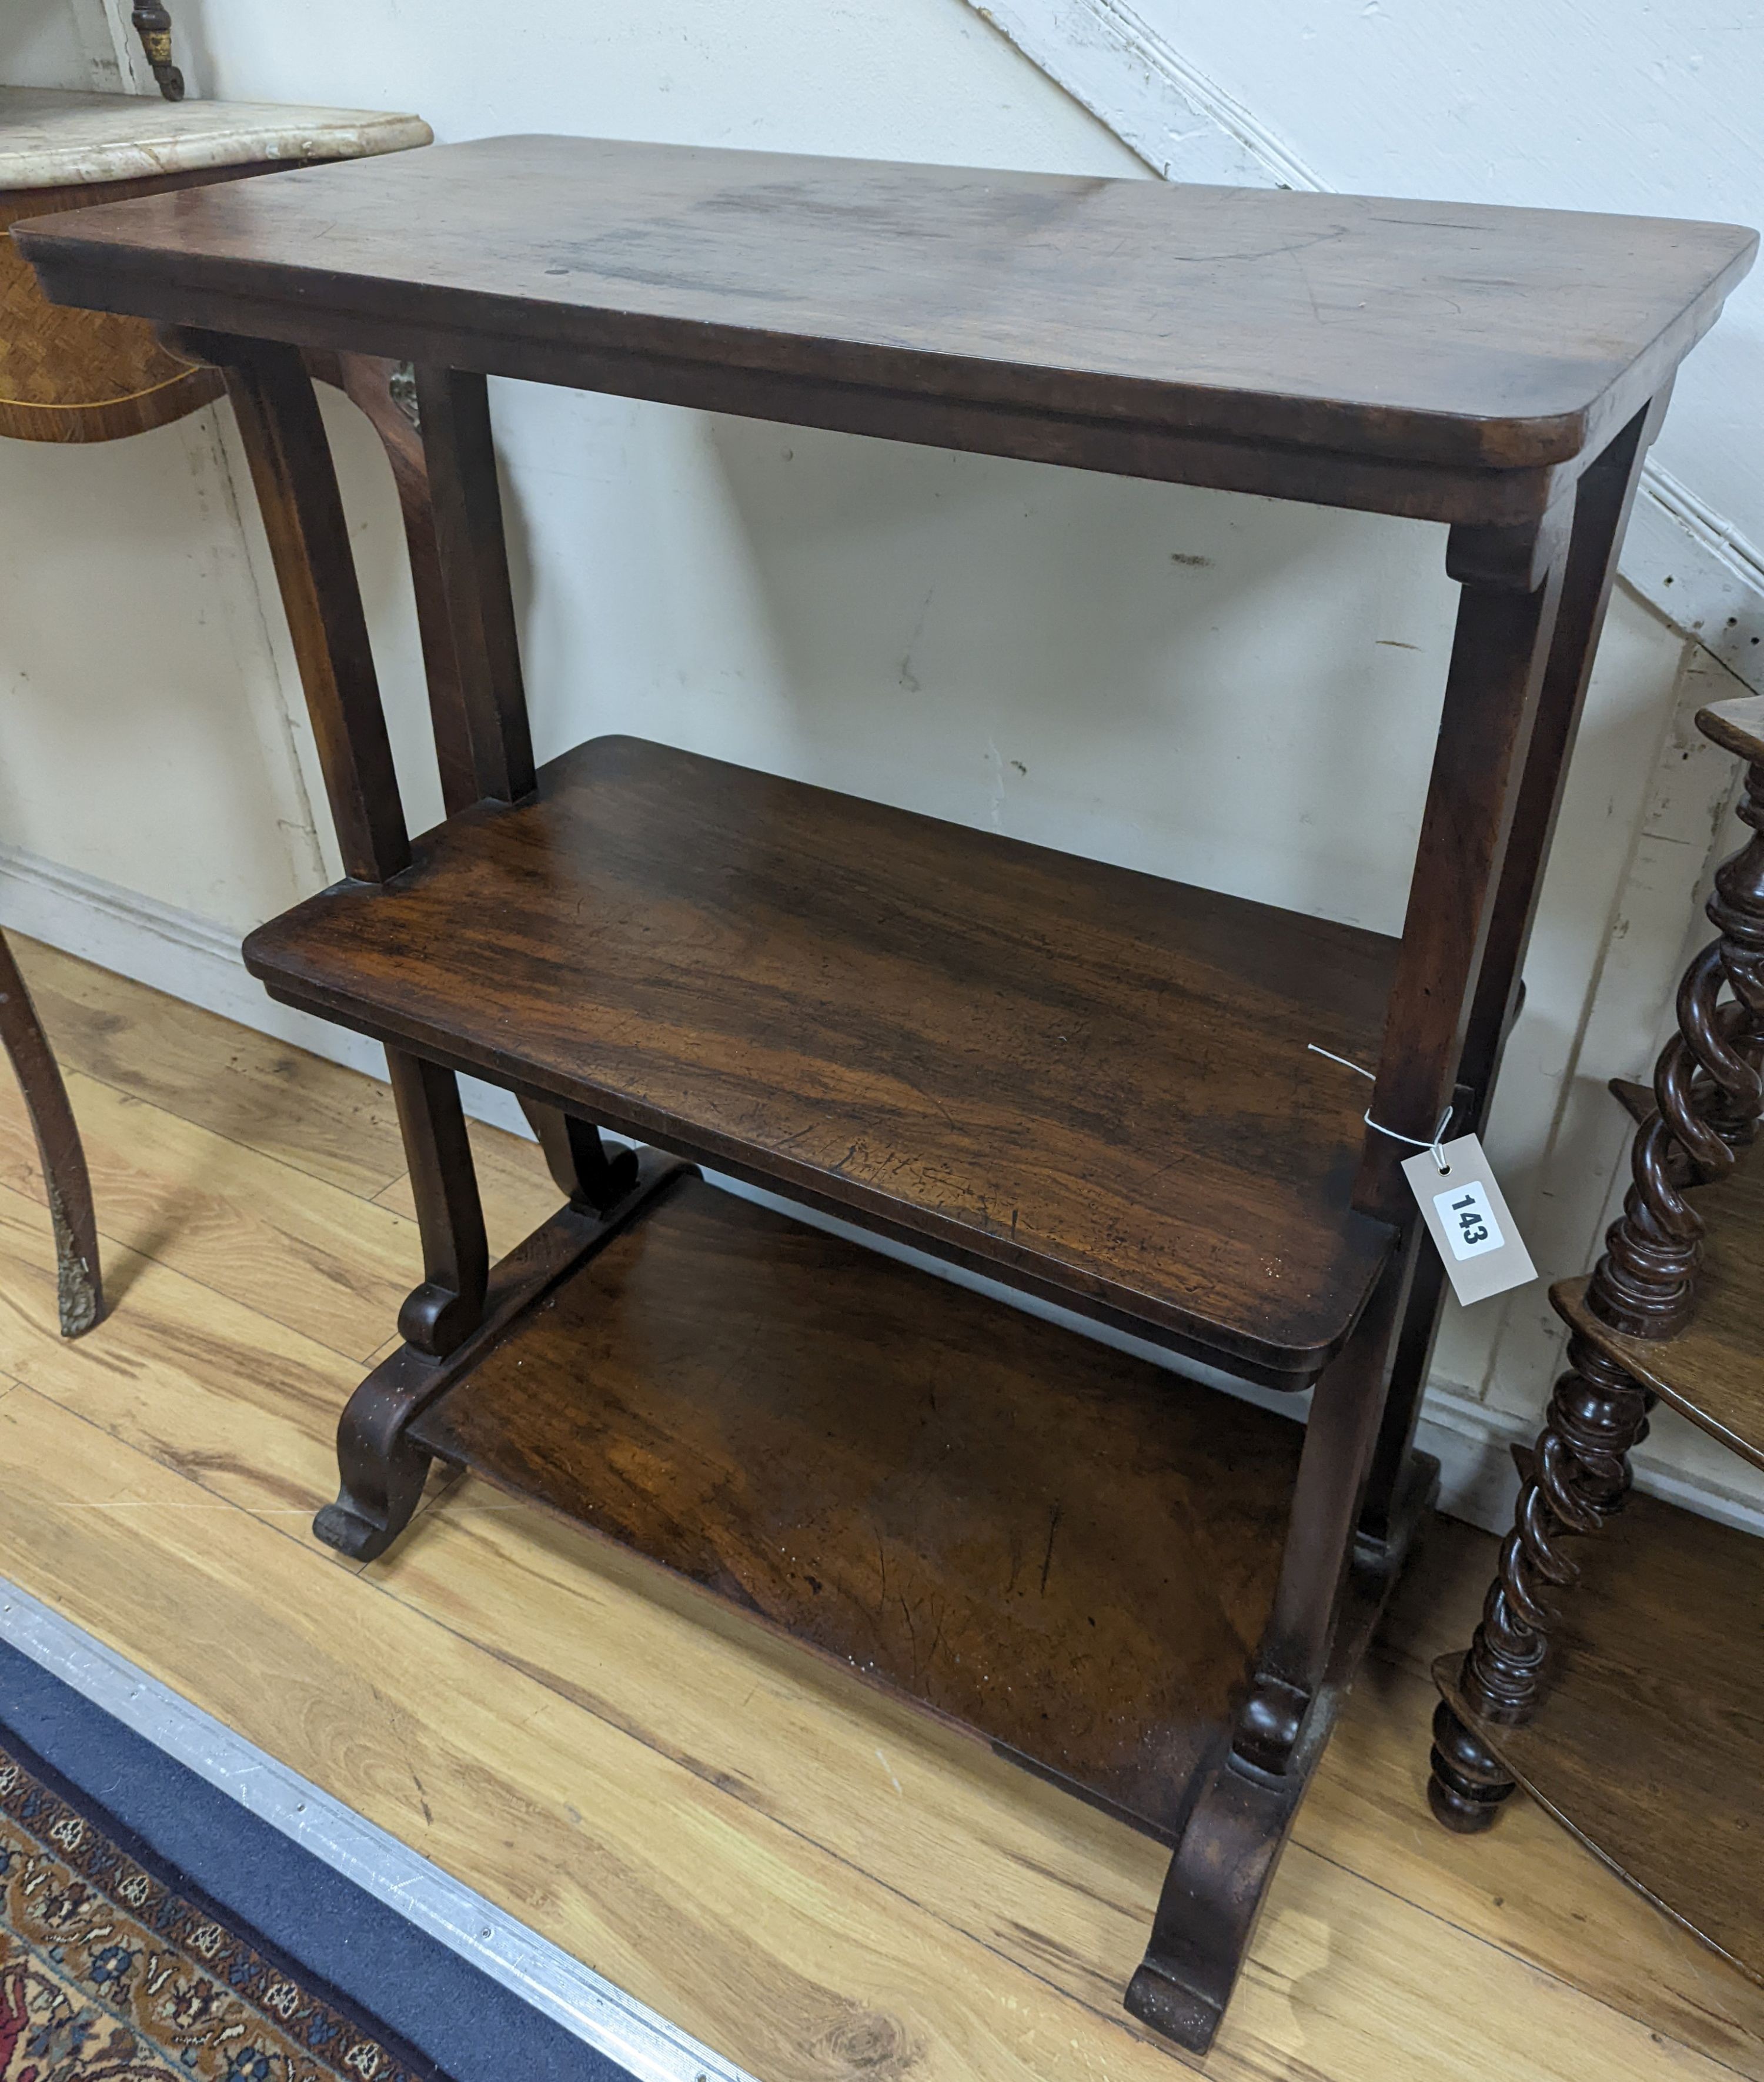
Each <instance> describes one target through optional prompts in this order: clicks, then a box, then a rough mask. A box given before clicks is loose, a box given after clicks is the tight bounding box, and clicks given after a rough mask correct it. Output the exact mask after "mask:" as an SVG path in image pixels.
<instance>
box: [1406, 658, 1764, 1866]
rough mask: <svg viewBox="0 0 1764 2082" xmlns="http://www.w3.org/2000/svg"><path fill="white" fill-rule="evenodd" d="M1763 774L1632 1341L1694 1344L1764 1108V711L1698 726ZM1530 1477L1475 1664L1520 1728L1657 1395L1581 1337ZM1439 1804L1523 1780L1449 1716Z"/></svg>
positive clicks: (1652, 1171) (1634, 1248)
mask: <svg viewBox="0 0 1764 2082" xmlns="http://www.w3.org/2000/svg"><path fill="white" fill-rule="evenodd" d="M1697 722H1698V727H1699V728H1700V729H1701V730H1702V731H1703V733H1704V735H1707V737H1709V738H1710V739H1711V740H1712V741H1713V742H1714V743H1715V744H1720V745H1722V746H1724V748H1726V749H1728V750H1729V751H1732V752H1737V753H1738V754H1739V756H1740V757H1742V758H1743V759H1745V761H1746V762H1747V768H1748V770H1747V773H1746V779H1745V794H1744V799H1743V801H1742V803H1741V809H1740V816H1741V818H1742V819H1743V820H1744V821H1745V823H1746V824H1749V826H1750V827H1751V831H1752V836H1751V837H1750V838H1749V841H1747V843H1746V844H1745V845H1744V846H1743V847H1742V848H1741V849H1740V851H1739V852H1738V853H1735V854H1734V855H1733V856H1732V858H1731V859H1729V860H1728V861H1726V862H1724V863H1723V865H1722V866H1721V867H1720V870H1718V871H1717V873H1716V875H1715V894H1714V895H1713V896H1711V899H1710V900H1709V904H1708V914H1709V917H1710V919H1711V922H1712V923H1713V924H1714V925H1715V929H1716V933H1717V934H1718V936H1719V937H1718V938H1715V940H1714V941H1712V942H1711V943H1710V944H1709V946H1707V947H1705V948H1704V949H1703V951H1702V952H1701V953H1700V954H1699V955H1698V956H1697V958H1696V959H1695V960H1694V962H1692V963H1691V964H1690V967H1689V969H1688V970H1687V971H1686V974H1685V977H1684V980H1683V982H1682V984H1681V985H1680V986H1679V990H1678V999H1677V1014H1678V1031H1677V1034H1675V1035H1673V1039H1671V1041H1670V1042H1669V1043H1668V1044H1667V1046H1666V1047H1665V1049H1664V1051H1663V1052H1661V1057H1660V1060H1659V1062H1658V1064H1656V1068H1655V1071H1654V1084H1653V1096H1654V1109H1653V1111H1652V1112H1651V1113H1650V1114H1648V1115H1647V1117H1646V1118H1645V1119H1644V1120H1643V1121H1642V1123H1641V1125H1640V1127H1639V1128H1638V1129H1637V1131H1636V1133H1635V1142H1634V1147H1633V1153H1632V1157H1631V1170H1632V1173H1633V1178H1632V1182H1631V1186H1630V1189H1629V1191H1628V1194H1627V1196H1626V1197H1625V1199H1624V1202H1623V1214H1622V1215H1621V1216H1620V1217H1619V1218H1618V1220H1617V1221H1616V1222H1615V1223H1614V1224H1612V1226H1611V1228H1610V1231H1609V1232H1608V1233H1607V1234H1606V1241H1605V1250H1604V1253H1603V1254H1602V1256H1601V1258H1600V1259H1599V1262H1598V1264H1597V1267H1596V1268H1595V1269H1594V1271H1593V1278H1592V1280H1591V1282H1590V1283H1589V1286H1588V1288H1587V1296H1586V1300H1587V1305H1588V1307H1589V1309H1592V1310H1593V1312H1594V1313H1596V1314H1597V1315H1598V1316H1599V1317H1602V1319H1603V1320H1604V1321H1606V1322H1608V1323H1610V1325H1612V1326H1613V1327H1614V1329H1617V1330H1622V1331H1624V1332H1625V1333H1627V1334H1628V1335H1630V1336H1632V1337H1640V1338H1672V1337H1674V1336H1676V1335H1677V1334H1678V1333H1679V1332H1681V1331H1682V1330H1684V1329H1685V1328H1686V1325H1688V1324H1689V1323H1690V1320H1691V1318H1692V1317H1693V1316H1694V1313H1695V1306H1696V1275H1697V1268H1698V1263H1699V1258H1700V1254H1701V1250H1702V1245H1703V1217H1702V1216H1701V1214H1700V1213H1699V1212H1698V1209H1697V1207H1696V1205H1695V1196H1696V1191H1697V1189H1698V1188H1699V1187H1700V1186H1704V1185H1707V1184H1708V1183H1710V1182H1712V1181H1714V1180H1715V1179H1717V1178H1722V1177H1724V1175H1725V1174H1727V1173H1728V1171H1729V1170H1732V1166H1733V1164H1734V1162H1735V1161H1736V1157H1737V1153H1738V1151H1739V1150H1741V1148H1744V1147H1745V1145H1746V1144H1748V1143H1749V1142H1750V1141H1752V1140H1753V1138H1754V1136H1756V1133H1757V1130H1758V1116H1759V1114H1760V1112H1761V1111H1764V1076H1761V1065H1764V700H1760V699H1756V698H1753V699H1749V700H1746V701H1740V702H1722V703H1719V704H1717V705H1716V706H1714V707H1713V708H1711V709H1707V710H1704V711H1703V713H1702V714H1700V715H1699V717H1698V719H1697ZM1653 1401H1654V1398H1653V1396H1652V1393H1650V1392H1649V1391H1648V1390H1647V1389H1644V1387H1643V1386H1642V1385H1641V1384H1640V1383H1639V1382H1637V1381H1636V1380H1634V1379H1633V1378H1632V1377H1631V1376H1630V1375H1629V1374H1628V1373H1627V1372H1625V1371H1624V1370H1623V1368H1622V1367H1620V1366H1618V1364H1617V1363H1616V1362H1615V1361H1614V1360H1612V1359H1608V1358H1606V1356H1605V1355H1603V1354H1602V1353H1600V1352H1599V1351H1597V1350H1596V1349H1595V1348H1594V1347H1593V1345H1592V1344H1591V1343H1589V1341H1588V1340H1587V1339H1586V1338H1584V1337H1581V1336H1580V1335H1578V1334H1576V1336H1574V1337H1572V1338H1570V1340H1569V1342H1568V1372H1566V1373H1565V1374H1564V1375H1563V1376H1562V1378H1561V1380H1559V1381H1558V1382H1557V1384H1556V1387H1555V1394H1554V1395H1553V1397H1551V1403H1550V1409H1549V1412H1548V1415H1547V1420H1546V1422H1545V1425H1544V1428H1543V1430H1542V1432H1541V1433H1540V1434H1539V1435H1538V1442H1537V1445H1536V1448H1535V1450H1534V1455H1533V1456H1532V1460H1531V1461H1530V1465H1529V1467H1528V1468H1527V1469H1525V1470H1524V1477H1525V1478H1524V1480H1523V1482H1522V1485H1521V1489H1520V1492H1519V1500H1518V1503H1517V1507H1516V1510H1515V1513H1514V1520H1513V1531H1512V1532H1510V1533H1509V1535H1508V1536H1507V1540H1506V1542H1505V1545H1504V1546H1503V1547H1502V1549H1501V1552H1500V1568H1499V1570H1498V1573H1497V1574H1496V1578H1495V1581H1494V1583H1492V1586H1491V1587H1490V1589H1489V1592H1488V1600H1487V1602H1486V1604H1484V1606H1483V1616H1482V1622H1481V1624H1480V1625H1479V1626H1478V1628H1477V1629H1476V1633H1475V1639H1474V1640H1473V1641H1472V1642H1471V1646H1470V1650H1469V1652H1468V1653H1467V1654H1466V1656H1465V1658H1464V1667H1463V1672H1462V1677H1461V1679H1460V1680H1459V1682H1460V1686H1461V1688H1462V1693H1463V1696H1464V1699H1465V1701H1466V1703H1467V1704H1468V1705H1470V1706H1471V1708H1472V1709H1474V1711H1475V1713H1476V1714H1477V1716H1478V1717H1479V1718H1480V1719H1481V1720H1482V1721H1483V1722H1492V1723H1494V1724H1496V1725H1504V1726H1518V1725H1520V1724H1521V1723H1523V1722H1526V1721H1529V1720H1530V1718H1531V1717H1532V1716H1533V1715H1534V1713H1536V1711H1537V1709H1538V1701H1539V1699H1540V1697H1541V1696H1542V1684H1543V1680H1544V1675H1545V1671H1546V1668H1547V1663H1548V1658H1549V1650H1550V1637H1549V1630H1550V1628H1551V1625H1553V1623H1554V1619H1555V1615H1554V1612H1553V1611H1552V1609H1551V1604H1550V1602H1549V1601H1550V1599H1551V1597H1552V1595H1555V1594H1556V1593H1559V1592H1560V1591H1565V1590H1567V1589H1568V1588H1570V1587H1572V1585H1573V1583H1575V1582H1576V1579H1577V1578H1578V1576H1579V1574H1580V1570H1579V1568H1578V1566H1577V1565H1576V1562H1575V1561H1574V1560H1573V1558H1572V1555H1571V1554H1570V1553H1569V1552H1568V1540H1570V1539H1571V1538H1572V1536H1575V1535H1576V1534H1585V1533H1589V1532H1596V1531H1597V1529H1598V1528H1599V1527H1600V1526H1601V1525H1602V1524H1604V1522H1605V1521H1606V1519H1608V1518H1609V1517H1610V1515H1612V1514H1613V1513H1614V1511H1618V1510H1619V1509H1621V1507H1622V1505H1623V1499H1624V1497H1625V1496H1626V1495H1627V1493H1628V1490H1629V1485H1630V1463H1629V1456H1630V1454H1631V1452H1632V1451H1633V1450H1634V1448H1635V1447H1636V1446H1637V1445H1638V1444H1639V1443H1640V1442H1641V1440H1642V1439H1644V1438H1645V1437H1646V1436H1647V1432H1648V1411H1649V1410H1650V1409H1651V1408H1652V1406H1653ZM1431 1764H1432V1776H1431V1778H1430V1780H1429V1786H1428V1798H1429V1803H1430V1805H1431V1806H1432V1807H1433V1812H1434V1814H1435V1815H1436V1816H1437V1818H1438V1819H1439V1820H1440V1821H1441V1822H1442V1823H1445V1826H1446V1827H1448V1828H1450V1829H1455V1830H1458V1831H1471V1830H1477V1829H1484V1828H1487V1827H1488V1825H1489V1824H1490V1823H1492V1821H1493V1820H1494V1819H1495V1815H1496V1813H1497V1811H1498V1810H1499V1808H1500V1803H1501V1802H1503V1801H1504V1799H1505V1798H1507V1797H1508V1795H1509V1793H1512V1791H1513V1782H1512V1781H1511V1780H1510V1779H1509V1778H1508V1777H1507V1776H1506V1775H1505V1774H1504V1772H1502V1770H1501V1769H1500V1766H1499V1765H1498V1764H1496V1762H1495V1760H1494V1759H1493V1757H1492V1755H1490V1754H1489V1752H1488V1750H1487V1749H1486V1748H1485V1747H1483V1744H1482V1743H1480V1742H1479V1741H1478V1739H1477V1737H1476V1735H1475V1731H1474V1730H1471V1729H1470V1728H1467V1727H1466V1726H1465V1725H1464V1723H1463V1722H1462V1720H1460V1719H1459V1717H1458V1715H1457V1714H1455V1713H1454V1712H1453V1711H1452V1709H1451V1708H1450V1706H1448V1705H1444V1704H1441V1706H1440V1709H1439V1710H1438V1712H1437V1714H1436V1715H1435V1716H1434V1722H1433V1751H1432V1756H1431Z"/></svg>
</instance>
